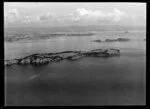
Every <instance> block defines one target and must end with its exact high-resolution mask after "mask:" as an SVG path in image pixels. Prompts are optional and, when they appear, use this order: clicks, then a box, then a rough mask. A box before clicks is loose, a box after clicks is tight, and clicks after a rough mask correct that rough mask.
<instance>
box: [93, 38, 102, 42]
mask: <svg viewBox="0 0 150 109" xmlns="http://www.w3.org/2000/svg"><path fill="white" fill-rule="evenodd" d="M93 42H102V41H101V40H100V39H98V40H93Z"/></svg>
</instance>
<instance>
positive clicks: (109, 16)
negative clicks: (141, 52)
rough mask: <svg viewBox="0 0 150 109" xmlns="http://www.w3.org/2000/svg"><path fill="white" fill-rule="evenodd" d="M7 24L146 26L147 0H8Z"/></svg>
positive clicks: (5, 19) (6, 8)
mask: <svg viewBox="0 0 150 109" xmlns="http://www.w3.org/2000/svg"><path fill="white" fill-rule="evenodd" d="M4 24H5V25H6V26H9V25H11V26H15V25H20V26H21V25H36V26H38V25H42V26H59V25H60V26H65V25H76V24H79V25H90V24H92V25H103V24H106V25H109V24H120V25H145V24H146V3H131V2H129V3H127V2H126V3H123V2H121V3H107V2H106V3H105V2H103V3H100V2H97V3H96V2H93V3H92V2H89V3H88V2H83V3H77V2H74V3H71V2H70V3H69V2H68V3H65V2H62V3H61V2H58V3H55V2H47V3H46V2H43V3H42V2H29V3H27V2H20V3H19V2H5V3H4Z"/></svg>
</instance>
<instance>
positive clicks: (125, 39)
mask: <svg viewBox="0 0 150 109" xmlns="http://www.w3.org/2000/svg"><path fill="white" fill-rule="evenodd" d="M125 41H130V39H128V38H118V39H106V40H105V41H102V40H100V39H98V40H93V42H125Z"/></svg>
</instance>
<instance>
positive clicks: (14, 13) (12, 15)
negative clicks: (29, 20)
mask: <svg viewBox="0 0 150 109" xmlns="http://www.w3.org/2000/svg"><path fill="white" fill-rule="evenodd" d="M4 17H5V20H7V21H8V22H14V21H16V20H18V18H19V17H20V16H19V12H18V10H17V9H10V10H8V11H7V12H4Z"/></svg>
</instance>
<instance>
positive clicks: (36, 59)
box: [5, 49, 120, 66]
mask: <svg viewBox="0 0 150 109" xmlns="http://www.w3.org/2000/svg"><path fill="white" fill-rule="evenodd" d="M118 55H120V50H118V49H94V50H91V51H64V52H59V53H42V54H32V55H29V56H26V57H24V58H20V59H12V60H5V66H10V65H26V64H31V65H41V64H48V63H51V62H58V61H61V60H64V59H67V60H78V59H81V58H82V57H85V56H86V57H88V56H90V57H112V56H118Z"/></svg>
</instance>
